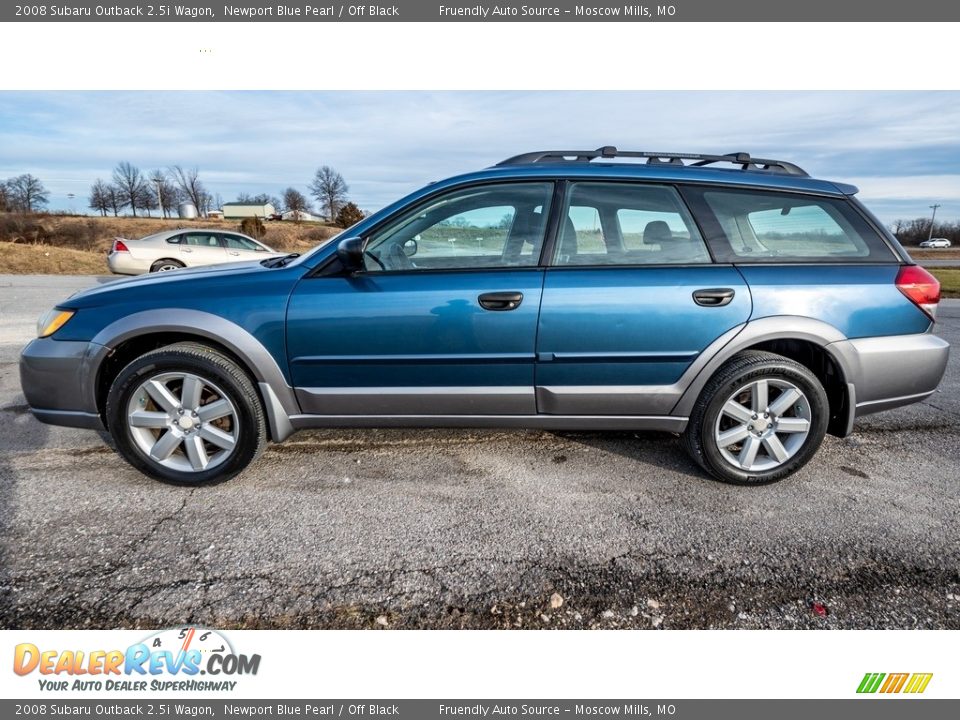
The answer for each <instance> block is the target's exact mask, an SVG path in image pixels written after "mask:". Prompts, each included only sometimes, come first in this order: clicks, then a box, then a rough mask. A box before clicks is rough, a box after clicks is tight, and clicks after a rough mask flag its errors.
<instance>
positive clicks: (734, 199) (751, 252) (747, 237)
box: [698, 188, 896, 264]
mask: <svg viewBox="0 0 960 720" xmlns="http://www.w3.org/2000/svg"><path fill="white" fill-rule="evenodd" d="M698 193H699V196H700V197H699V199H700V200H701V203H698V204H700V207H701V208H704V209H706V210H708V211H709V214H710V215H711V216H712V219H714V220H715V221H716V225H717V226H718V227H717V229H718V230H719V231H720V232H719V233H710V234H711V235H714V236H717V235H719V237H712V238H711V241H712V245H713V249H714V253H715V255H716V257H717V259H718V260H720V261H726V262H734V263H741V264H742V263H750V262H758V263H764V262H766V263H770V262H773V263H776V262H844V261H849V262H893V261H896V257H895V256H894V254H893V252H892V251H891V250H890V248H889V246H887V244H886V243H885V242H884V240H883V239H882V238H881V237H880V236H879V234H878V233H877V232H876V231H875V230H874V229H873V228H872V227H871V226H870V225H869V223H867V221H866V220H865V219H864V218H863V216H862V215H860V213H859V212H857V210H856V209H855V208H854V207H852V206H851V204H850V203H849V202H847V201H846V200H844V199H840V198H827V197H816V196H812V195H801V194H793V193H778V192H765V191H741V190H727V189H707V188H702V189H700V190H699V191H698Z"/></svg>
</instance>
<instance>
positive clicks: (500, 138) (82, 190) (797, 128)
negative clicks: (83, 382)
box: [0, 91, 960, 222]
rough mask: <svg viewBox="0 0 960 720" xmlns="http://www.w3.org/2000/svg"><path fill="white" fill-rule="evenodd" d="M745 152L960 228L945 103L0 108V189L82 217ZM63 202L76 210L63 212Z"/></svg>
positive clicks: (149, 94)
mask: <svg viewBox="0 0 960 720" xmlns="http://www.w3.org/2000/svg"><path fill="white" fill-rule="evenodd" d="M600 145H616V146H618V147H620V148H622V149H634V150H654V151H658V152H662V151H676V152H682V151H695V152H711V153H713V152H720V153H725V152H733V151H746V152H750V153H751V154H753V155H757V156H766V157H774V158H778V159H784V160H790V161H792V162H795V163H797V164H798V165H800V166H801V167H803V168H805V169H806V170H807V171H808V172H809V173H810V174H811V175H813V176H815V177H821V178H826V179H831V180H840V181H843V182H850V183H853V184H855V185H858V186H859V187H860V189H861V193H860V198H861V199H862V200H864V202H866V203H867V204H868V205H869V206H870V207H871V208H872V209H873V210H874V211H875V212H876V213H877V214H878V215H879V216H880V217H881V218H882V219H883V220H884V221H886V222H891V221H893V220H894V219H896V218H901V217H902V218H914V217H920V216H925V215H928V214H929V212H930V209H929V207H928V206H929V205H931V204H933V203H940V204H941V205H942V207H941V208H940V210H939V211H938V217H943V218H944V219H951V220H954V219H958V218H960V92H883V93H875V92H782V93H771V92H687V91H685V92H392V91H391V92H182V93H181V92H154V91H145V92H30V93H21V92H0V178H6V177H10V176H13V175H19V174H22V173H31V174H33V175H36V176H38V177H39V178H40V179H41V180H42V181H43V182H44V184H45V185H46V186H47V188H48V189H49V190H50V193H51V198H50V199H51V202H50V209H52V210H74V211H76V212H85V211H87V208H86V204H87V202H86V198H87V194H88V190H89V186H90V184H91V183H92V182H93V181H94V180H96V179H97V178H98V177H99V178H103V179H104V180H108V179H109V177H110V173H111V170H112V168H113V167H114V166H115V165H116V164H117V162H119V161H122V160H126V161H129V162H132V163H133V164H135V165H137V166H138V167H140V168H141V169H142V170H145V171H146V170H152V169H154V168H165V167H168V166H170V165H174V164H180V165H184V166H188V167H194V166H196V167H198V168H199V169H200V172H201V178H202V179H203V180H204V181H205V183H206V185H207V186H208V188H209V189H210V191H211V192H213V193H215V194H217V193H219V194H220V195H221V196H222V198H223V200H224V201H229V200H232V199H234V198H235V197H236V196H237V194H238V193H240V192H248V193H251V194H257V193H260V192H267V193H270V194H273V195H280V194H281V192H282V190H283V189H284V188H285V187H287V186H291V185H292V186H294V187H297V188H299V189H300V190H301V191H303V192H306V190H307V185H308V183H309V182H310V180H311V178H312V176H313V173H314V171H315V170H316V168H317V167H319V166H320V165H330V166H332V167H334V168H336V169H337V170H339V171H340V172H341V173H342V174H343V176H344V178H345V179H346V180H347V183H348V184H349V186H350V196H351V198H352V199H353V200H354V201H355V202H356V203H357V204H358V205H360V207H362V208H364V209H365V210H376V209H378V208H380V207H382V206H383V205H386V204H387V203H389V202H391V201H392V200H395V199H397V198H398V197H400V196H401V195H404V194H405V193H407V192H409V191H411V190H414V189H416V188H418V187H420V186H422V185H424V184H425V183H428V182H431V181H433V180H439V179H441V178H443V177H446V176H449V175H453V174H457V173H461V172H468V171H471V170H475V169H478V168H482V167H487V166H489V165H492V164H494V163H496V162H498V161H499V160H502V159H504V158H506V157H508V156H510V155H514V154H517V153H520V152H525V151H529V150H553V149H567V148H572V149H589V148H595V147H598V146H600ZM69 193H73V194H75V195H76V198H75V199H72V200H71V199H70V198H68V194H69Z"/></svg>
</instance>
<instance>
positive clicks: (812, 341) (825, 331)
mask: <svg viewBox="0 0 960 720" xmlns="http://www.w3.org/2000/svg"><path fill="white" fill-rule="evenodd" d="M846 339H847V338H846V336H845V335H844V334H843V333H842V332H841V331H840V330H838V329H837V328H836V327H834V326H833V325H830V324H829V323H825V322H823V321H821V320H815V319H813V318H807V317H801V316H793V315H778V316H774V317H766V318H761V319H759V320H752V321H750V322H749V323H747V325H746V326H745V327H744V328H743V329H742V330H741V331H740V332H739V333H737V335H736V336H735V337H734V338H733V339H731V340H730V341H729V342H728V343H727V344H726V345H724V346H723V347H722V348H720V349H719V350H718V351H717V352H716V353H715V354H714V355H713V357H712V358H710V360H709V361H708V362H707V363H706V365H704V366H703V368H702V369H701V370H700V372H699V373H698V374H697V376H696V377H695V378H694V379H693V381H692V382H691V383H690V384H689V385H688V387H687V388H686V390H685V391H684V393H683V395H682V396H681V398H680V400H679V401H678V402H677V404H676V406H675V407H674V409H673V412H672V413H671V414H673V415H682V416H689V415H690V413H691V412H692V411H693V406H694V404H695V403H696V402H697V399H698V398H699V397H700V393H701V392H702V391H703V388H704V386H705V385H706V384H707V382H708V381H709V380H710V378H711V377H713V375H714V373H716V372H717V370H719V369H720V367H721V366H722V365H723V364H724V363H726V362H727V361H728V360H729V359H730V358H732V357H733V356H734V355H736V354H737V353H740V352H743V351H744V350H766V351H767V352H772V353H776V354H778V355H782V356H784V357H786V358H789V359H791V360H793V361H795V362H798V363H800V364H801V365H803V366H804V367H806V368H807V369H808V370H810V371H811V372H812V373H813V374H814V375H816V376H817V379H818V380H820V382H821V384H823V387H824V389H825V390H826V392H827V398H828V399H829V401H830V422H829V424H828V426H827V432H828V433H829V434H831V435H836V436H838V437H845V436H846V435H849V434H850V432H851V430H852V428H853V420H854V415H855V407H856V391H855V388H854V385H853V383H851V382H850V379H851V378H853V377H856V372H855V368H854V367H852V366H851V362H853V360H854V358H852V357H850V355H849V353H843V352H840V351H839V349H838V348H837V347H832V345H833V343H837V342H840V341H843V340H846Z"/></svg>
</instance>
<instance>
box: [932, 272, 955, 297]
mask: <svg viewBox="0 0 960 720" xmlns="http://www.w3.org/2000/svg"><path fill="white" fill-rule="evenodd" d="M927 270H929V271H930V273H932V274H933V275H934V277H936V278H937V280H939V281H940V294H941V295H942V296H943V297H949V298H960V268H936V267H931V268H927Z"/></svg>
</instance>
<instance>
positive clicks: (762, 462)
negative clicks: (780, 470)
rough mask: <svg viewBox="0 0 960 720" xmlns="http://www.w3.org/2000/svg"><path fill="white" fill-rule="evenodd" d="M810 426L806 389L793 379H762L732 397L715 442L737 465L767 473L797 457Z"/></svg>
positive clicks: (722, 414) (725, 406)
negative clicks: (795, 383)
mask: <svg viewBox="0 0 960 720" xmlns="http://www.w3.org/2000/svg"><path fill="white" fill-rule="evenodd" d="M810 427H811V414H810V402H809V401H808V400H807V396H806V395H804V393H803V391H802V390H801V389H800V388H799V387H797V386H796V385H794V384H793V383H791V382H789V381H787V380H783V379H779V378H761V379H759V380H754V381H753V382H750V383H749V384H747V385H744V386H742V387H741V388H739V389H738V390H737V391H736V392H734V393H733V394H732V395H730V397H729V398H727V400H726V402H725V403H724V404H723V407H722V408H721V409H720V414H719V416H718V417H717V423H716V427H715V428H714V440H715V442H716V444H717V448H718V449H719V450H720V454H721V455H722V456H723V458H724V460H726V461H727V462H728V463H730V464H731V465H732V466H733V467H735V468H737V469H738V470H747V471H749V472H765V471H768V470H773V469H775V468H777V467H780V466H781V465H783V464H784V463H785V462H787V461H788V460H789V459H790V458H792V457H793V456H794V455H796V454H797V452H798V451H799V450H800V448H801V447H803V444H804V442H806V439H807V436H808V435H809V434H810Z"/></svg>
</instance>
